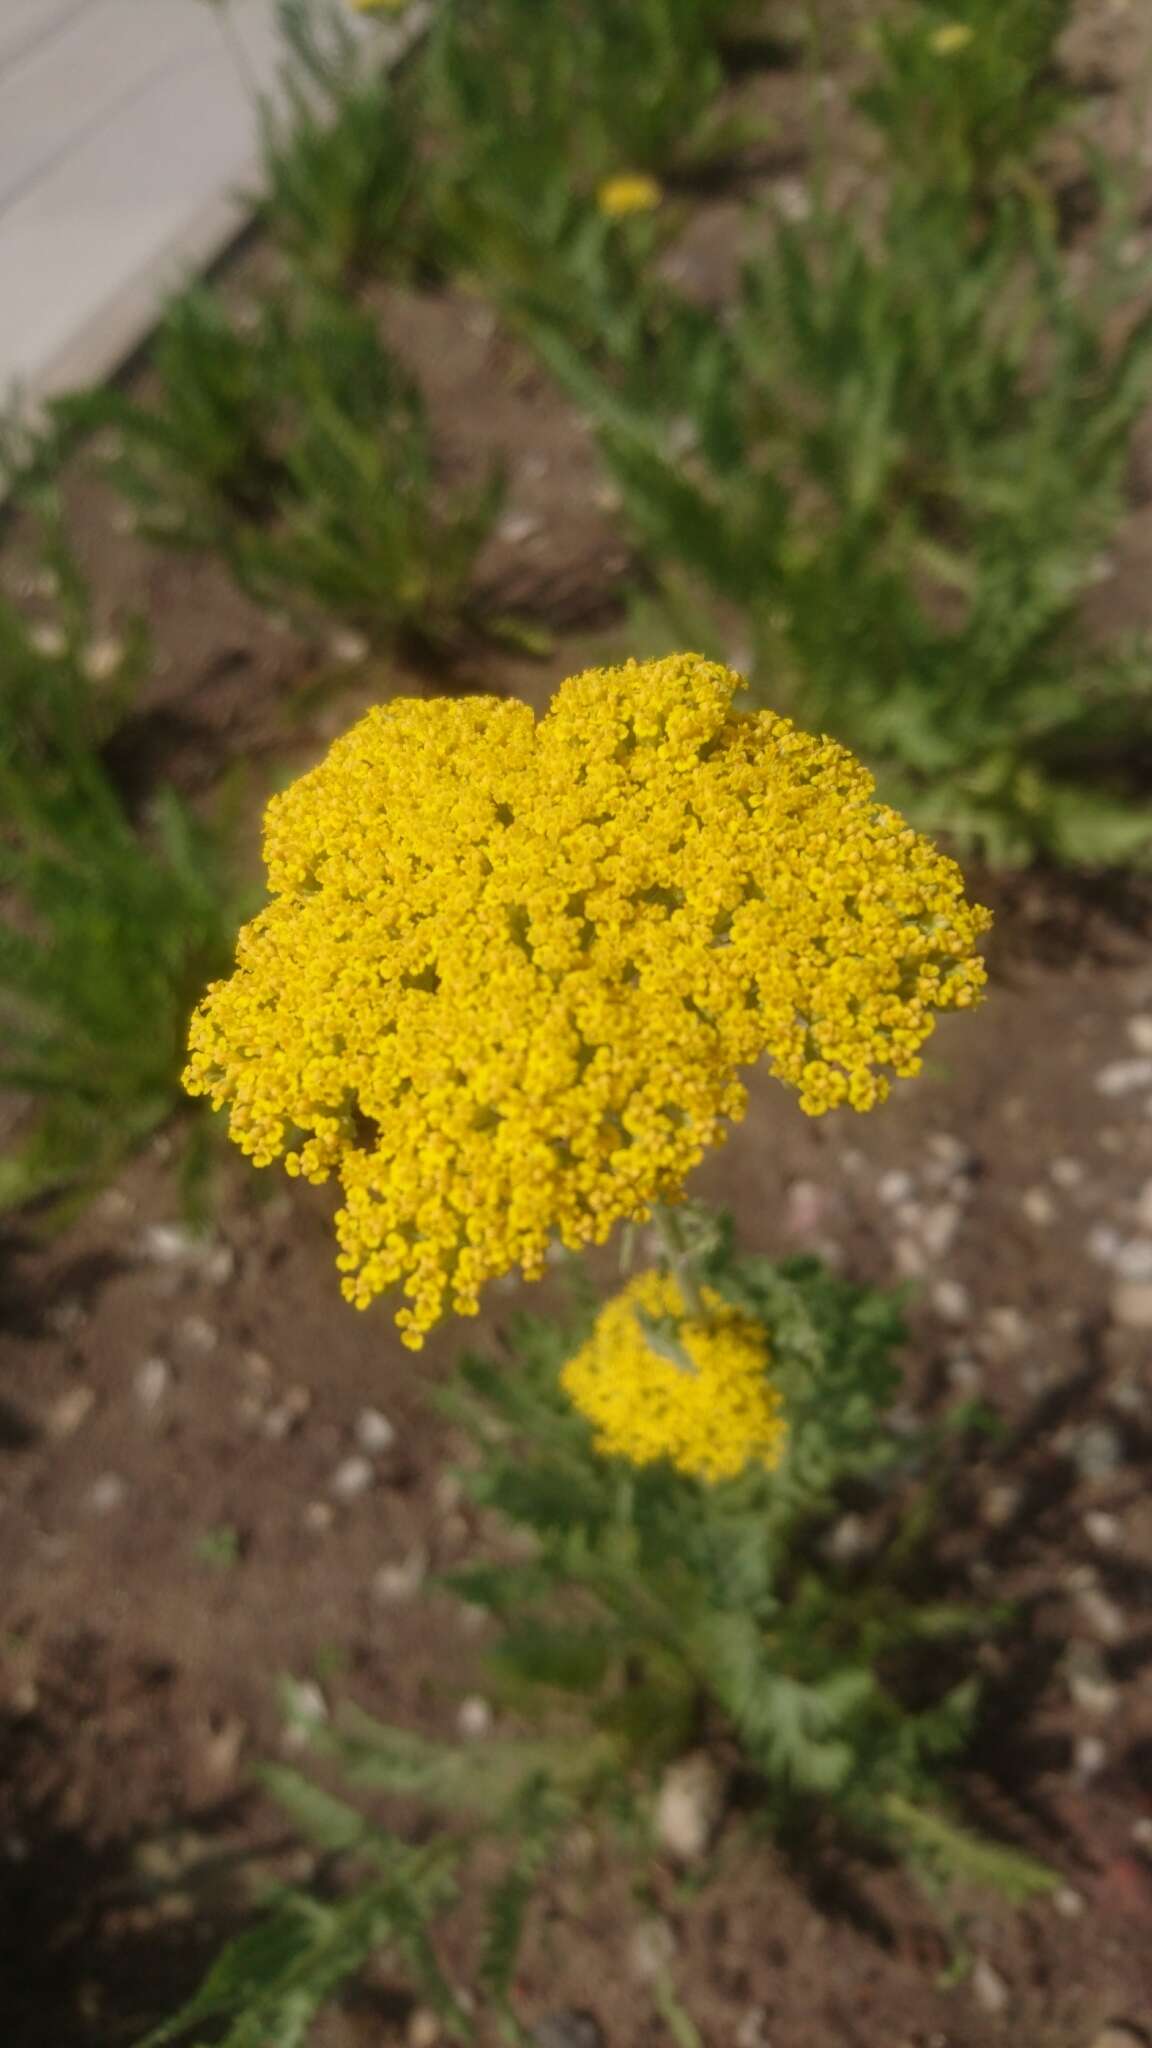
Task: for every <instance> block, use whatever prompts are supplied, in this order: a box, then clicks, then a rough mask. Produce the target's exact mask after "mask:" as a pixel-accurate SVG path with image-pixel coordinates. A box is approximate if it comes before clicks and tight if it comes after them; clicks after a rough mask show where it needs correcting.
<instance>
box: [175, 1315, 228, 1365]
mask: <svg viewBox="0 0 1152 2048" xmlns="http://www.w3.org/2000/svg"><path fill="white" fill-rule="evenodd" d="M174 1335H175V1336H176V1338H177V1340H178V1341H179V1342H180V1343H181V1344H183V1345H185V1346H186V1348H187V1349H188V1350H189V1351H195V1352H196V1353H197V1355H198V1356H199V1357H201V1358H207V1356H208V1354H209V1352H210V1351H215V1349H216V1346H217V1344H218V1343H219V1342H220V1332H219V1331H218V1329H217V1328H216V1325H215V1323H210V1322H209V1321H208V1318H207V1316H197V1315H191V1316H181V1318H180V1321H179V1322H178V1323H177V1325H176V1329H175V1331H174Z"/></svg>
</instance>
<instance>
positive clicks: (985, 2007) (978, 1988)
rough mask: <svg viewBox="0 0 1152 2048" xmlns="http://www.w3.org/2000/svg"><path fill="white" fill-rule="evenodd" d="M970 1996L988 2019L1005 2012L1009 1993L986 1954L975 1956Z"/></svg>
mask: <svg viewBox="0 0 1152 2048" xmlns="http://www.w3.org/2000/svg"><path fill="white" fill-rule="evenodd" d="M971 1985H972V1996H973V1998H974V1999H975V2000H976V2003H977V2005H978V2006H979V2007H980V2010H981V2012H986V2013H987V2014H988V2016H989V2018H990V2019H999V2018H1000V2017H1001V2016H1002V2015H1003V2014H1004V2013H1006V2012H1007V2010H1008V2006H1009V2002H1010V2000H1011V1993H1010V1991H1009V1989H1008V1985H1007V1983H1006V1981H1005V1979H1004V1978H1003V1977H1002V1976H1001V1975H1000V1972H999V1970H998V1969H997V1968H996V1966H995V1964H994V1963H990V1962H989V1961H988V1958H987V1956H977V1958H976V1961H975V1962H974V1963H973V1965H972V1977H971Z"/></svg>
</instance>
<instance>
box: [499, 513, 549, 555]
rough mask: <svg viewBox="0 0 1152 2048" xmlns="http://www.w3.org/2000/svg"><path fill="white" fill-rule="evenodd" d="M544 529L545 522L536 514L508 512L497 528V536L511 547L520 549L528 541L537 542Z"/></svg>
mask: <svg viewBox="0 0 1152 2048" xmlns="http://www.w3.org/2000/svg"><path fill="white" fill-rule="evenodd" d="M542 528H543V522H542V521H541V520H540V519H539V517H538V516H537V514H536V513H535V512H506V513H505V515H504V517H503V519H501V520H500V521H499V523H498V525H497V527H496V535H497V538H498V539H499V540H502V541H506V542H507V544H508V546H509V547H511V548H518V547H522V546H523V545H524V542H525V541H527V540H535V538H536V535H537V534H538V533H540V532H541V531H542Z"/></svg>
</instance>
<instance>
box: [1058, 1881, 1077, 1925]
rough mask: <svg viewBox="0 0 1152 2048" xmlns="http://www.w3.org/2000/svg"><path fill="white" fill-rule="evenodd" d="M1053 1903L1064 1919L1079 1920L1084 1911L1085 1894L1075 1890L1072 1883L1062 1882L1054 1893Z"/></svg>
mask: <svg viewBox="0 0 1152 2048" xmlns="http://www.w3.org/2000/svg"><path fill="white" fill-rule="evenodd" d="M1052 1905H1053V1908H1054V1910H1055V1911H1056V1912H1057V1913H1059V1915H1060V1917H1061V1919H1062V1920H1079V1918H1080V1916H1081V1914H1082V1913H1083V1911H1084V1898H1083V1894H1082V1893H1081V1892H1074V1891H1073V1889H1072V1887H1071V1885H1070V1884H1062V1885H1061V1887H1060V1889H1059V1891H1058V1892H1053V1894H1052Z"/></svg>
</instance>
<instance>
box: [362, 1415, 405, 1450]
mask: <svg viewBox="0 0 1152 2048" xmlns="http://www.w3.org/2000/svg"><path fill="white" fill-rule="evenodd" d="M356 1441H357V1443H358V1444H359V1446H360V1449H361V1450H362V1451H369V1452H371V1453H373V1454H375V1453H376V1452H378V1451H386V1450H388V1449H389V1448H390V1447H391V1445H392V1444H394V1443H395V1441H396V1431H395V1429H394V1427H393V1425H392V1424H391V1423H390V1422H389V1420H388V1417H387V1416H386V1415H384V1414H382V1413H381V1411H380V1409H379V1408H362V1409H361V1411H360V1413H359V1415H358V1416H357V1417H356Z"/></svg>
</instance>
